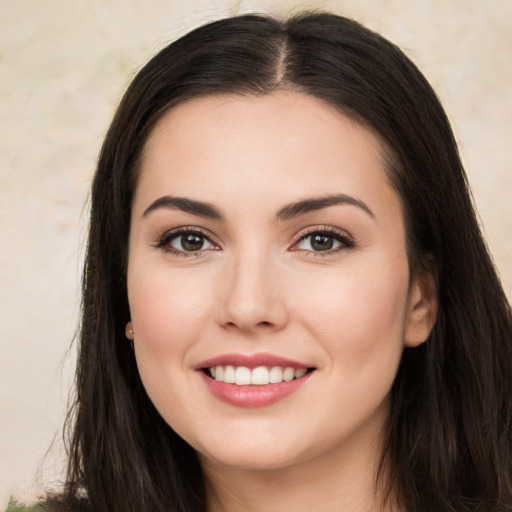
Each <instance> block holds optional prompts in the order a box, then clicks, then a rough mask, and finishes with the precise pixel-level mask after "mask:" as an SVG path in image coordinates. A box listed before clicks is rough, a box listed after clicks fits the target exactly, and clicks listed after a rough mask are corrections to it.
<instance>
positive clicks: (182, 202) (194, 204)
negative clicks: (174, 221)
mask: <svg viewBox="0 0 512 512" xmlns="http://www.w3.org/2000/svg"><path fill="white" fill-rule="evenodd" d="M159 208H178V209H179V210H181V211H183V212H186V213H192V214H193V215H199V216H200V217H208V218H210V219H216V220H223V219H224V216H223V215H222V213H220V211H219V210H217V208H215V206H213V205H211V204H209V203H203V202H201V201H194V200H193V199H188V198H186V197H172V196H163V197H160V198H159V199H157V200H156V201H154V202H153V203H151V204H150V205H149V206H148V207H147V208H146V209H145V210H144V213H143V214H142V216H143V217H146V216H148V215H149V214H150V213H151V212H153V211H155V210H158V209H159Z"/></svg>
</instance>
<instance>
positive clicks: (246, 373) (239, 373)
mask: <svg viewBox="0 0 512 512" xmlns="http://www.w3.org/2000/svg"><path fill="white" fill-rule="evenodd" d="M250 383H251V370H249V368H246V367H245V366H239V367H238V368H237V369H236V370H235V384H237V385H238V386H243V385H247V384H250Z"/></svg>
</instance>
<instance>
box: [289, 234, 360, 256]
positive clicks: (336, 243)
mask: <svg viewBox="0 0 512 512" xmlns="http://www.w3.org/2000/svg"><path fill="white" fill-rule="evenodd" d="M343 247H353V243H352V242H351V241H350V240H349V239H348V238H347V237H344V236H342V235H340V234H338V233H328V232H327V233H322V232H316V233H310V234H308V235H305V236H303V237H302V238H300V239H299V241H298V242H297V243H296V244H295V246H294V249H295V250H303V251H313V252H328V251H335V250H337V249H341V248H343Z"/></svg>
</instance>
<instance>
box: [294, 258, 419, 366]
mask: <svg viewBox="0 0 512 512" xmlns="http://www.w3.org/2000/svg"><path fill="white" fill-rule="evenodd" d="M398 261H400V259H399V260H398ZM407 269H408V265H407V261H406V260H404V261H403V265H400V264H395V265H391V266H390V265H379V264H376V265H365V267H364V271H361V269H356V268H348V267H347V268H345V269H342V270H340V271H338V272H336V273H333V274H332V275H331V274H326V275H325V276H324V277H322V278H320V279H318V277H319V276H318V275H317V276H316V277H317V279H316V280H315V282H311V283H309V284H310V285H311V286H308V288H309V289H310V290H311V291H310V293H309V294H307V295H306V294H302V300H301V304H300V307H301V308H302V309H303V310H305V311H308V315H307V316H306V315H304V318H305V319H306V320H305V321H306V322H307V323H308V329H309V330H310V331H311V332H313V333H314V335H315V337H316V339H317V340H318V342H319V343H321V344H322V345H324V347H325V348H326V350H327V352H328V353H329V354H331V356H332V358H333V360H335V361H336V362H340V361H341V362H342V364H343V365H345V366H352V367H354V368H356V367H360V366H361V365H362V364H363V363H366V364H370V366H372V367H373V365H375V368H383V367H384V366H385V365H383V364H382V359H386V360H387V361H388V362H389V363H391V362H392V361H393V362H394V361H395V360H396V359H397V358H399V357H400V355H401V352H402V347H403V333H404V324H405V317H406V311H407V297H408V280H409V276H408V270H407ZM306 286H307V283H306Z"/></svg>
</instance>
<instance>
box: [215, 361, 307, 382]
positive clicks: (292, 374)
mask: <svg viewBox="0 0 512 512" xmlns="http://www.w3.org/2000/svg"><path fill="white" fill-rule="evenodd" d="M208 371H209V374H210V375H211V377H212V378H214V379H215V380H216V381H219V382H225V383H226V384H236V385H238V386H248V385H250V384H252V385H256V386H264V385H266V384H279V383H280V382H283V381H284V382H290V381H291V380H293V379H300V378H301V377H304V375H306V373H307V372H308V370H307V368H298V369H297V370H295V369H294V368H291V367H286V368H283V367H282V366H272V367H267V366H258V367H257V368H253V369H252V370H251V369H250V368H247V367H246V366H236V367H235V366H231V365H226V366H212V367H211V368H209V369H208Z"/></svg>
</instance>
